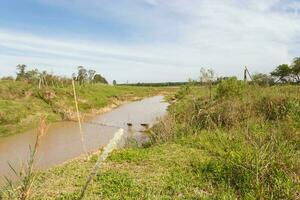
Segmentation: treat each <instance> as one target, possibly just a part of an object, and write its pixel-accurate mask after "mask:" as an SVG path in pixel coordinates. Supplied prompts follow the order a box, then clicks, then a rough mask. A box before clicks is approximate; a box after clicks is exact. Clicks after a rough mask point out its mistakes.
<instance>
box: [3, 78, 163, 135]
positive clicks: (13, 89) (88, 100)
mask: <svg viewBox="0 0 300 200" xmlns="http://www.w3.org/2000/svg"><path fill="white" fill-rule="evenodd" d="M164 90H167V89H165V88H151V87H126V86H120V87H119V86H118V87H114V86H108V85H101V84H96V85H85V86H77V95H78V100H79V108H80V110H81V111H82V112H84V113H89V112H91V111H93V110H96V109H100V108H103V107H105V106H107V105H110V104H118V103H119V102H120V101H129V100H133V99H134V98H137V97H138V98H141V97H145V96H149V95H154V94H158V93H159V92H161V91H164ZM72 91H73V90H72V87H71V86H66V87H49V88H44V89H42V90H39V89H38V88H37V87H35V86H33V85H31V84H27V83H24V82H12V81H0V136H5V135H10V134H14V133H19V132H22V131H23V130H26V129H28V128H32V127H35V126H36V125H37V123H38V121H39V119H40V117H41V116H42V115H45V116H47V118H48V120H50V121H59V120H68V119H74V118H75V117H74V116H75V115H74V111H75V106H74V99H73V92H72Z"/></svg>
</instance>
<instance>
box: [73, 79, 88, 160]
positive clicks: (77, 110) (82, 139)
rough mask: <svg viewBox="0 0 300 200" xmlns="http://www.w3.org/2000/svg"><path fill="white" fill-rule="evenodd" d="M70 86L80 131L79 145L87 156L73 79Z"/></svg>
mask: <svg viewBox="0 0 300 200" xmlns="http://www.w3.org/2000/svg"><path fill="white" fill-rule="evenodd" d="M72 86H73V93H74V101H75V106H76V113H77V120H78V125H79V132H80V136H81V145H82V148H83V151H84V153H85V154H86V156H87V150H86V147H85V143H84V137H83V132H82V126H81V118H80V113H79V109H78V101H77V95H76V89H75V82H74V80H72Z"/></svg>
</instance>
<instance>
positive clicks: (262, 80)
mask: <svg viewBox="0 0 300 200" xmlns="http://www.w3.org/2000/svg"><path fill="white" fill-rule="evenodd" d="M252 81H253V82H254V83H256V84H258V85H263V86H267V85H272V84H274V78H273V77H272V76H269V75H268V74H263V73H258V74H254V75H253V76H252Z"/></svg>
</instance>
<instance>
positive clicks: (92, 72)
mask: <svg viewBox="0 0 300 200" xmlns="http://www.w3.org/2000/svg"><path fill="white" fill-rule="evenodd" d="M95 74H96V71H95V70H93V69H90V70H89V71H88V80H89V82H90V83H91V82H93V79H94V76H95Z"/></svg>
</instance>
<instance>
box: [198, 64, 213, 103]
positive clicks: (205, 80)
mask: <svg viewBox="0 0 300 200" xmlns="http://www.w3.org/2000/svg"><path fill="white" fill-rule="evenodd" d="M214 79H215V72H214V70H213V69H204V68H201V70H200V82H201V83H202V84H205V85H208V89H209V97H210V98H212V84H213V81H214Z"/></svg>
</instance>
